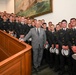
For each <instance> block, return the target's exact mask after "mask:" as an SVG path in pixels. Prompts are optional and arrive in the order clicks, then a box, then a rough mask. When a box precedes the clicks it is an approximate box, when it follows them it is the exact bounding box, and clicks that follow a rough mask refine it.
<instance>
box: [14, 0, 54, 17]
mask: <svg viewBox="0 0 76 75" xmlns="http://www.w3.org/2000/svg"><path fill="white" fill-rule="evenodd" d="M52 7H53V2H52V0H15V13H16V14H17V15H20V16H26V17H37V16H41V15H44V14H47V13H51V12H52V11H53V9H52Z"/></svg>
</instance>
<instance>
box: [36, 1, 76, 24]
mask: <svg viewBox="0 0 76 75" xmlns="http://www.w3.org/2000/svg"><path fill="white" fill-rule="evenodd" d="M72 17H75V18H76V0H53V13H50V14H46V15H43V16H40V17H36V19H45V20H46V22H47V23H48V22H49V21H52V22H53V23H54V24H57V23H58V22H59V21H61V20H62V19H66V20H67V21H68V22H69V19H70V18H72Z"/></svg>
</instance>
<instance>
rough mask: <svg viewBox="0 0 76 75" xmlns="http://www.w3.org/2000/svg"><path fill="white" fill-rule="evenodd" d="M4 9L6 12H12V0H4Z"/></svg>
mask: <svg viewBox="0 0 76 75" xmlns="http://www.w3.org/2000/svg"><path fill="white" fill-rule="evenodd" d="M6 10H7V12H8V13H14V0H6Z"/></svg>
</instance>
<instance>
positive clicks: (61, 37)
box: [43, 18, 76, 75]
mask: <svg viewBox="0 0 76 75" xmlns="http://www.w3.org/2000/svg"><path fill="white" fill-rule="evenodd" d="M70 25H71V27H70V29H68V28H67V21H66V20H62V21H61V27H60V25H59V24H57V25H56V28H54V26H53V25H51V28H52V29H51V30H52V31H50V32H49V31H46V36H47V41H48V44H49V47H48V50H46V49H45V54H46V55H47V56H46V55H45V58H46V60H47V59H48V60H47V61H48V63H49V65H50V67H51V68H53V67H54V71H56V72H57V71H59V72H58V74H59V75H63V74H65V73H66V66H67V70H68V72H67V73H68V74H69V75H75V74H76V64H75V63H76V60H75V59H74V58H73V57H72V55H73V54H75V53H76V19H75V18H71V19H70ZM43 28H44V29H45V28H46V27H45V26H44V27H43ZM55 30H56V31H55ZM48 51H50V52H48ZM48 53H50V54H48ZM48 55H49V56H48ZM48 57H49V58H48Z"/></svg>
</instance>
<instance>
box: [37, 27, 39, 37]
mask: <svg viewBox="0 0 76 75" xmlns="http://www.w3.org/2000/svg"><path fill="white" fill-rule="evenodd" d="M37 34H38V36H39V30H38V28H37Z"/></svg>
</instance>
